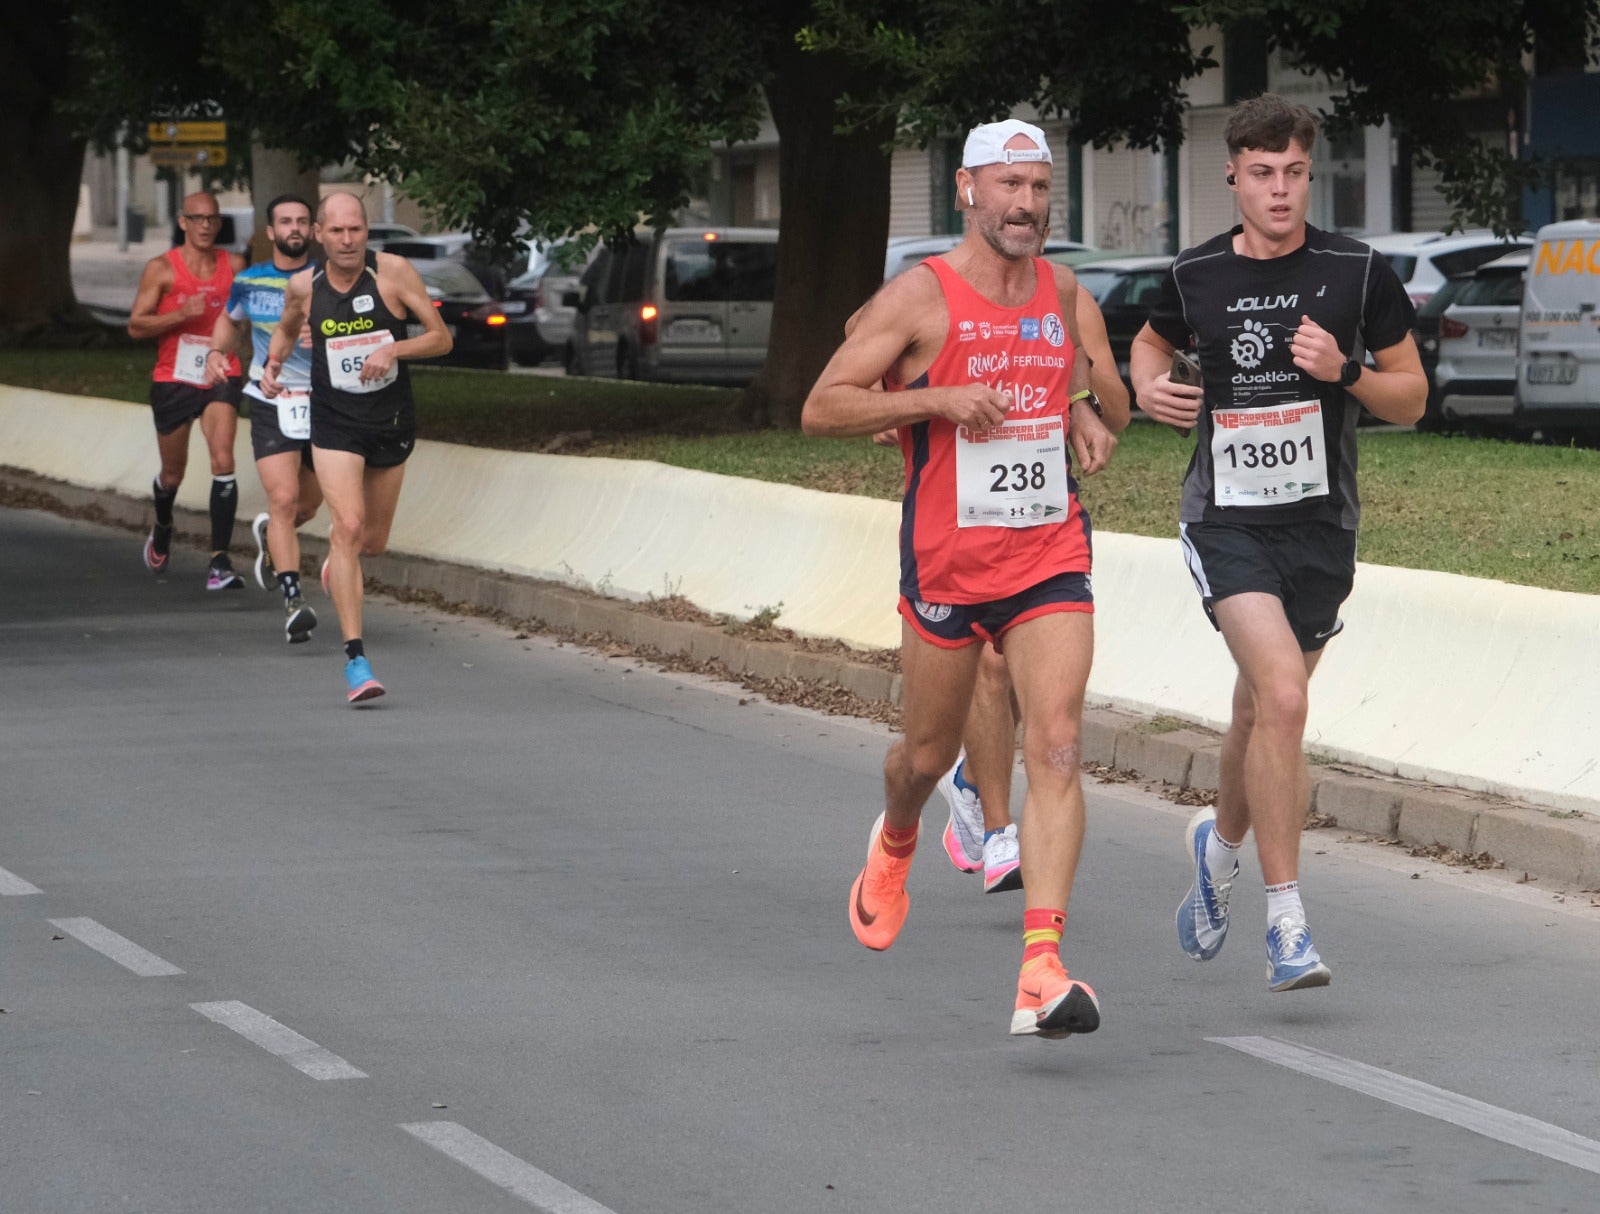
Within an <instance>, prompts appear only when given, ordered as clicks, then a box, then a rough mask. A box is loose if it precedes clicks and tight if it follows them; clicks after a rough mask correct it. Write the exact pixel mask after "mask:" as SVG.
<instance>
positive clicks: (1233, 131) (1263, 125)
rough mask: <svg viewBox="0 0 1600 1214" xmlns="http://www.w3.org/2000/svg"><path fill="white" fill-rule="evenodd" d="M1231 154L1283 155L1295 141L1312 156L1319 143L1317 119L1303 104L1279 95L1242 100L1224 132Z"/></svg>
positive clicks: (1262, 95) (1229, 153)
mask: <svg viewBox="0 0 1600 1214" xmlns="http://www.w3.org/2000/svg"><path fill="white" fill-rule="evenodd" d="M1222 137H1223V139H1225V140H1226V141H1227V144H1228V155H1230V156H1237V155H1238V154H1239V153H1240V152H1243V151H1246V150H1247V149H1248V150H1251V151H1257V152H1281V151H1284V150H1285V149H1286V148H1287V147H1288V146H1289V141H1290V140H1291V139H1292V140H1294V142H1295V143H1298V144H1299V145H1300V146H1301V147H1302V148H1304V149H1305V151H1306V154H1307V155H1308V156H1309V155H1310V154H1311V147H1312V145H1313V144H1314V143H1316V141H1317V117H1316V115H1315V114H1313V113H1312V112H1311V111H1310V110H1308V109H1306V107H1305V106H1303V105H1295V104H1294V103H1293V102H1292V101H1289V100H1288V99H1287V98H1284V97H1280V96H1279V95H1278V94H1277V93H1262V94H1261V96H1259V97H1251V98H1250V99H1249V100H1248V101H1241V102H1240V103H1239V104H1238V106H1237V107H1236V108H1235V109H1234V111H1233V114H1232V115H1231V116H1230V117H1229V118H1228V125H1227V127H1226V128H1224V130H1223V132H1222Z"/></svg>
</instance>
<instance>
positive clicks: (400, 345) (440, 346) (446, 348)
mask: <svg viewBox="0 0 1600 1214" xmlns="http://www.w3.org/2000/svg"><path fill="white" fill-rule="evenodd" d="M378 273H379V274H380V275H381V276H382V280H383V281H385V282H388V283H389V284H391V285H392V286H395V287H397V288H398V292H397V293H398V295H399V297H400V302H401V303H403V304H405V306H406V311H408V312H410V313H411V318H412V319H413V320H414V321H416V322H417V323H418V324H420V325H421V326H422V327H423V330H424V331H423V332H422V333H421V334H419V335H418V336H416V337H408V338H406V339H405V340H404V341H397V342H395V343H394V345H393V346H391V347H389V348H390V349H391V350H393V352H394V357H395V358H397V359H398V358H437V357H438V356H439V355H441V354H448V353H450V350H451V348H452V347H453V346H454V345H455V344H456V343H455V338H453V337H451V336H450V330H449V329H447V328H445V327H444V321H443V319H441V318H440V316H439V309H438V308H436V307H434V306H433V300H432V299H430V298H429V297H428V288H427V285H426V284H425V283H423V281H422V275H420V274H418V273H417V267H416V266H414V265H412V264H411V263H410V262H409V261H407V260H406V259H405V258H404V257H400V256H398V255H397V254H394V253H379V254H378Z"/></svg>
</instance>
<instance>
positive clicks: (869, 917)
mask: <svg viewBox="0 0 1600 1214" xmlns="http://www.w3.org/2000/svg"><path fill="white" fill-rule="evenodd" d="M863 884H865V883H863ZM856 918H857V919H859V920H861V926H862V927H871V926H872V925H873V924H874V923H876V922H877V921H878V916H877V915H873V914H869V913H868V912H867V908H866V906H864V905H863V904H862V901H861V886H860V885H858V886H856Z"/></svg>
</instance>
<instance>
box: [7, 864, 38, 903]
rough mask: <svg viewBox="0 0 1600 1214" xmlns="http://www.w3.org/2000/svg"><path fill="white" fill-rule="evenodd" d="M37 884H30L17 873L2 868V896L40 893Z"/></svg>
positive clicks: (14, 896) (13, 896)
mask: <svg viewBox="0 0 1600 1214" xmlns="http://www.w3.org/2000/svg"><path fill="white" fill-rule="evenodd" d="M40 892H41V891H40V889H39V887H38V886H37V885H30V884H29V883H28V882H26V881H24V880H23V879H22V878H21V877H19V876H17V874H16V873H8V872H7V871H6V870H5V869H3V868H0V897H12V898H16V897H21V896H22V895H23V894H37V893H40Z"/></svg>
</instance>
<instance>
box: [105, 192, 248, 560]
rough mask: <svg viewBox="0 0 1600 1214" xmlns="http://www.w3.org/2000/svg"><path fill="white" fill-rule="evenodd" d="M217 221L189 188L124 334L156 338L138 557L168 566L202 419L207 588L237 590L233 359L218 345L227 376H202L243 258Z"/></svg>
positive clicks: (207, 201) (239, 381) (237, 381)
mask: <svg viewBox="0 0 1600 1214" xmlns="http://www.w3.org/2000/svg"><path fill="white" fill-rule="evenodd" d="M221 224H222V213H221V211H219V210H218V209H217V200H216V199H215V198H213V197H212V196H211V195H210V194H190V195H189V196H188V197H187V198H185V199H184V200H183V210H182V213H181V214H179V216H178V227H179V228H181V229H182V231H183V243H182V244H181V245H179V246H178V247H177V248H175V249H169V250H168V251H167V252H166V253H163V254H162V255H161V256H160V257H152V258H151V259H150V261H149V262H148V263H147V264H146V265H145V267H144V274H143V275H142V276H141V277H140V279H139V291H138V294H137V295H135V296H134V300H133V309H132V311H131V313H130V314H129V317H128V336H130V337H133V338H138V339H144V338H150V337H154V338H157V339H159V341H158V345H157V347H156V366H155V371H154V372H153V373H152V375H151V384H150V408H151V412H152V414H153V416H154V419H155V424H156V446H157V448H158V449H159V451H160V453H161V471H160V472H159V473H158V474H157V475H156V481H155V485H154V486H153V496H154V498H155V508H156V521H155V526H154V527H152V528H151V530H150V535H149V537H148V538H147V539H146V540H145V542H144V563H145V564H146V565H147V566H148V567H149V568H150V570H151V571H152V572H154V573H162V572H164V571H165V570H166V567H167V553H168V551H169V549H170V548H171V545H172V503H173V499H174V498H176V497H177V496H178V486H179V485H181V484H182V483H183V473H184V470H185V469H186V468H187V466H188V463H189V431H190V429H191V428H192V427H193V425H194V422H195V419H196V418H198V419H199V421H200V429H201V431H202V433H204V434H205V437H206V447H207V449H208V450H209V452H210V454H211V566H210V569H209V570H208V571H207V574H206V589H208V590H242V589H243V588H244V579H243V578H241V577H240V576H239V575H238V574H237V573H235V572H234V569H233V562H232V561H231V560H230V559H229V557H228V545H229V544H230V543H231V542H232V540H233V520H234V515H235V513H236V512H237V510H238V507H239V489H238V484H237V483H236V481H235V478H234V467H233V440H234V435H235V434H236V433H237V432H238V429H239V396H240V392H241V389H242V387H243V378H242V376H241V373H240V369H239V360H238V358H236V357H235V356H234V355H233V354H232V353H231V352H228V351H223V353H225V354H226V356H227V378H226V379H224V380H223V382H222V383H220V384H218V385H216V386H214V387H213V386H209V385H208V384H207V383H206V379H207V375H206V355H207V354H208V353H209V352H210V350H211V334H212V330H213V329H214V328H215V327H216V323H217V317H218V316H220V315H221V314H222V309H223V307H224V306H225V305H226V304H227V302H228V292H229V290H230V289H231V288H232V286H233V275H234V272H235V271H236V270H242V269H243V268H244V258H242V257H240V256H239V255H238V254H237V253H230V252H228V251H227V250H225V249H218V248H217V234H218V232H219V231H220V230H221Z"/></svg>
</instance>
